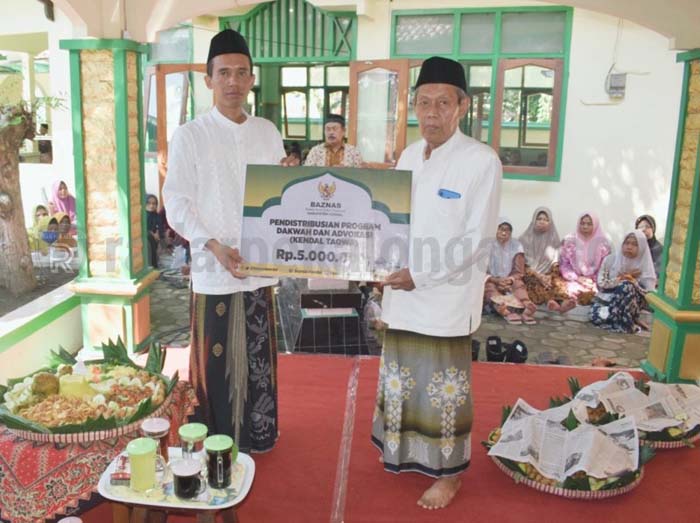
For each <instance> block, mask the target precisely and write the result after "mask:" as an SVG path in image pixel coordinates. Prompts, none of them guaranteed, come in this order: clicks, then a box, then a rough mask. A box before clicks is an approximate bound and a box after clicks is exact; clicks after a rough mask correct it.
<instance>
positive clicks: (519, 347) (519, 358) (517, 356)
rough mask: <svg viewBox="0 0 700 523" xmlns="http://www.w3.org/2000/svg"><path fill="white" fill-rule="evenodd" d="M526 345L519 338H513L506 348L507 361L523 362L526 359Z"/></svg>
mask: <svg viewBox="0 0 700 523" xmlns="http://www.w3.org/2000/svg"><path fill="white" fill-rule="evenodd" d="M527 353H528V351H527V346H526V345H525V344H524V343H523V342H522V341H520V340H515V341H514V342H513V343H511V344H510V345H507V349H506V361H507V362H508V363H525V362H526V361H527Z"/></svg>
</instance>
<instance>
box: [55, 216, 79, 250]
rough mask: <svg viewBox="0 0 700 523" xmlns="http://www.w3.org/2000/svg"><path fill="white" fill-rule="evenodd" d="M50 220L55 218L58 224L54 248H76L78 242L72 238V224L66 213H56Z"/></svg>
mask: <svg viewBox="0 0 700 523" xmlns="http://www.w3.org/2000/svg"><path fill="white" fill-rule="evenodd" d="M52 218H55V219H56V221H57V222H58V240H56V246H57V247H58V246H63V247H68V248H71V249H73V248H75V247H77V246H78V242H77V241H75V238H74V237H73V234H72V230H73V224H72V223H71V220H70V216H69V215H68V213H65V212H57V213H55V214H54V215H53V216H52Z"/></svg>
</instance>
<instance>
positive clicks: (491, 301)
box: [484, 218, 537, 325]
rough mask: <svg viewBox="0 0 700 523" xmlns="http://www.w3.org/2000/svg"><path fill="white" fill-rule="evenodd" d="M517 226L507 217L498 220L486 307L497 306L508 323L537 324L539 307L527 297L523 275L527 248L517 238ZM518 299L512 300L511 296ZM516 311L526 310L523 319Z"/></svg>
mask: <svg viewBox="0 0 700 523" xmlns="http://www.w3.org/2000/svg"><path fill="white" fill-rule="evenodd" d="M512 235H513V225H512V224H511V222H510V220H508V219H507V218H500V219H499V220H498V230H497V232H496V239H495V240H494V241H493V243H492V244H491V252H490V257H489V266H488V269H487V271H486V273H487V274H486V284H485V286H484V304H485V305H490V306H493V307H494V308H495V310H496V312H497V313H498V314H500V315H501V316H503V319H505V320H506V321H507V322H508V323H511V324H514V325H518V324H520V323H523V322H525V323H527V324H529V325H532V324H534V323H537V321H536V320H535V316H534V315H535V311H536V310H537V306H536V305H535V304H534V303H532V301H531V300H530V297H529V296H528V294H527V289H526V288H525V283H523V275H524V273H525V255H524V254H523V246H522V245H521V244H520V242H519V241H518V240H514V239H513V237H512ZM511 295H512V297H513V298H515V299H514V300H513V299H512V298H511V299H508V297H509V296H511ZM513 309H524V312H523V313H522V316H521V315H520V314H518V313H517V312H515V311H514V310H513Z"/></svg>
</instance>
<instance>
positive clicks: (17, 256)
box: [0, 104, 36, 296]
mask: <svg viewBox="0 0 700 523" xmlns="http://www.w3.org/2000/svg"><path fill="white" fill-rule="evenodd" d="M32 138H34V119H33V117H32V113H31V111H30V110H28V109H27V108H26V107H25V106H24V104H18V105H11V106H8V105H6V106H0V287H5V288H6V289H8V290H9V291H10V292H11V293H12V294H14V295H15V296H17V295H19V294H22V293H25V292H28V291H30V290H32V289H33V288H34V287H36V279H35V278H34V266H33V265H32V255H31V251H30V250H29V239H28V238H27V229H26V227H25V224H24V213H23V212H22V195H21V192H20V186H19V149H20V147H21V146H22V141H23V140H25V139H32Z"/></svg>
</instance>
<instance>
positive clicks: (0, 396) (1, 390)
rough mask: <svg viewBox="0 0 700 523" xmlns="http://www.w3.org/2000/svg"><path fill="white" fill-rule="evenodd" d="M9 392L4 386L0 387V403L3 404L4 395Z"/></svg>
mask: <svg viewBox="0 0 700 523" xmlns="http://www.w3.org/2000/svg"><path fill="white" fill-rule="evenodd" d="M8 390H10V389H8V388H7V387H5V385H0V403H4V402H5V393H6V392H7V391H8Z"/></svg>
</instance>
